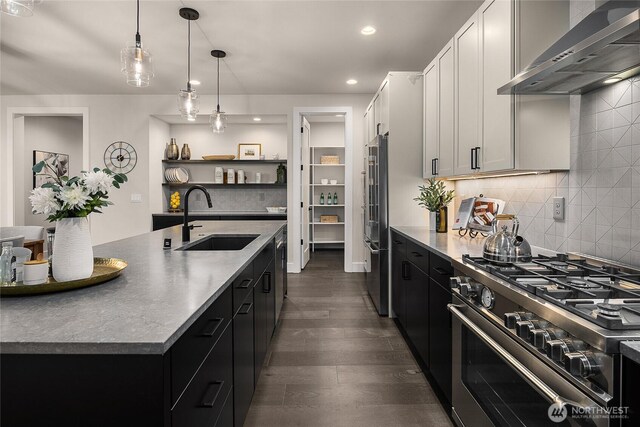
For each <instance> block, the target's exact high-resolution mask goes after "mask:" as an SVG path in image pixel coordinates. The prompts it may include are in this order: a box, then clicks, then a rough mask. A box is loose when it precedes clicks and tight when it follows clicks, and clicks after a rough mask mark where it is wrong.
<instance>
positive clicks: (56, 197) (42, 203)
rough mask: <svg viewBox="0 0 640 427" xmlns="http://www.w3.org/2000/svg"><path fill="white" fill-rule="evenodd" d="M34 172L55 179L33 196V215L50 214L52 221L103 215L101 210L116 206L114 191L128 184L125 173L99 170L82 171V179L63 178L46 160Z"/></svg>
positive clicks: (80, 177) (34, 168) (35, 167)
mask: <svg viewBox="0 0 640 427" xmlns="http://www.w3.org/2000/svg"><path fill="white" fill-rule="evenodd" d="M33 172H35V173H36V174H38V175H43V176H47V177H49V178H50V179H51V181H50V182H47V183H46V184H43V185H42V187H38V188H34V189H33V190H32V191H31V196H29V200H30V201H31V206H32V208H33V213H35V214H45V215H48V217H47V220H48V221H50V222H54V221H57V220H59V219H63V218H83V217H86V216H88V215H89V214H90V213H92V212H96V213H102V212H101V211H100V209H102V208H104V207H106V206H109V205H111V204H113V203H111V202H110V201H109V200H107V199H108V198H109V191H110V190H111V188H112V187H114V188H120V184H123V183H125V182H126V181H127V176H126V175H125V174H122V173H114V172H112V171H110V170H109V169H102V170H100V169H99V168H94V169H93V171H91V172H86V171H82V175H81V176H74V177H72V178H69V177H68V176H61V177H60V176H58V175H57V174H56V171H55V170H54V169H53V168H52V167H51V165H49V164H47V163H45V162H44V161H42V162H40V163H38V164H36V165H35V166H33Z"/></svg>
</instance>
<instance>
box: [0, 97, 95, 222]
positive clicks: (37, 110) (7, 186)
mask: <svg viewBox="0 0 640 427" xmlns="http://www.w3.org/2000/svg"><path fill="white" fill-rule="evenodd" d="M33 116H35V117H42V116H47V117H55V116H61V117H65V116H76V117H77V116H82V168H83V169H84V170H88V168H89V159H90V153H89V150H90V147H89V108H88V107H8V108H7V139H6V141H7V143H6V145H5V146H6V150H5V151H4V155H3V153H2V150H0V165H2V169H3V170H4V175H3V176H2V180H1V182H2V185H1V186H0V194H2V195H3V199H2V200H0V205H2V206H3V208H2V211H1V212H0V225H2V226H13V225H15V220H16V218H15V206H16V203H15V196H16V194H15V191H14V189H15V182H14V178H15V176H14V174H15V168H14V165H13V162H12V161H10V160H9V159H14V158H15V154H16V153H17V152H19V151H20V150H23V149H24V141H16V140H15V139H14V135H15V129H14V124H15V122H14V121H15V119H17V118H20V117H33ZM5 156H6V158H5Z"/></svg>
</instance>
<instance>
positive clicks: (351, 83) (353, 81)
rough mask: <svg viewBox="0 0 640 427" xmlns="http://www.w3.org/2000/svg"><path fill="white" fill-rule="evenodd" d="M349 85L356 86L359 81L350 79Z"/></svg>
mask: <svg viewBox="0 0 640 427" xmlns="http://www.w3.org/2000/svg"><path fill="white" fill-rule="evenodd" d="M347 84H348V85H355V84H358V81H357V80H356V79H349V80H347Z"/></svg>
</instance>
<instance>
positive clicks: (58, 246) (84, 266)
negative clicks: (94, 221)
mask: <svg viewBox="0 0 640 427" xmlns="http://www.w3.org/2000/svg"><path fill="white" fill-rule="evenodd" d="M52 270H53V278H54V279H56V280H57V281H58V282H68V281H71V280H80V279H86V278H87V277H90V276H91V274H92V273H93V248H92V246H91V232H90V230H89V220H88V219H87V217H83V218H62V219H59V220H57V221H56V238H55V240H54V242H53V259H52Z"/></svg>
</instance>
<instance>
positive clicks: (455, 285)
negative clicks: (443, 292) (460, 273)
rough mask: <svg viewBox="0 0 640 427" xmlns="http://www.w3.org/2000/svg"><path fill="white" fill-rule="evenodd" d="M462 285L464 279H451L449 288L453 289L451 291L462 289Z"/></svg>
mask: <svg viewBox="0 0 640 427" xmlns="http://www.w3.org/2000/svg"><path fill="white" fill-rule="evenodd" d="M461 284H462V279H461V278H460V277H451V278H449V286H450V287H451V289H460V285H461Z"/></svg>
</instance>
